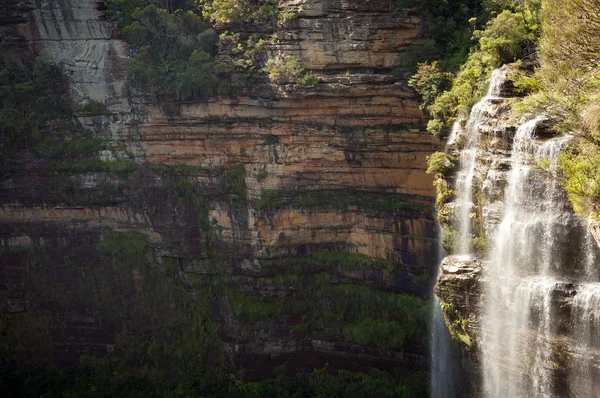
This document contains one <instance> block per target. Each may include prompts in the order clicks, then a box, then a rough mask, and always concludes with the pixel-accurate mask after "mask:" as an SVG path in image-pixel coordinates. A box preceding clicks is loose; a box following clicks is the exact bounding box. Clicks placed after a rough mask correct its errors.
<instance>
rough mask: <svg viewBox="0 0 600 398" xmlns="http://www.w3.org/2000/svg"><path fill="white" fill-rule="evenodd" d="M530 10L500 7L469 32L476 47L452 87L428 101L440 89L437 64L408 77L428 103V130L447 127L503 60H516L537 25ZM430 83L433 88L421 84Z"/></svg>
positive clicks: (441, 81)
mask: <svg viewBox="0 0 600 398" xmlns="http://www.w3.org/2000/svg"><path fill="white" fill-rule="evenodd" d="M531 15H532V13H531V12H529V11H527V10H523V11H522V12H511V11H509V10H504V11H503V12H502V13H500V14H499V15H498V16H497V17H496V18H494V19H493V20H491V21H490V22H488V24H487V25H486V26H485V29H484V30H482V31H475V32H473V37H474V38H476V39H477V40H478V46H477V48H476V49H475V50H474V51H473V52H471V54H470V55H469V58H468V60H467V61H466V63H465V64H464V65H463V66H462V68H461V69H460V71H459V73H458V75H457V76H456V79H454V81H453V82H452V87H451V88H450V89H449V90H447V91H444V92H442V93H441V94H440V95H438V96H437V97H436V99H435V100H434V101H433V102H432V100H431V97H432V95H433V94H434V93H439V92H440V91H441V90H442V87H443V84H445V81H444V79H442V78H440V77H439V75H440V73H441V72H440V70H439V68H437V65H434V64H431V65H427V64H426V65H421V66H420V67H419V70H418V72H417V75H416V76H414V77H413V78H412V80H411V82H416V83H413V86H414V87H415V89H416V90H417V91H418V92H419V93H420V94H421V95H423V96H424V98H425V99H426V100H427V103H428V104H430V105H428V106H427V107H426V110H427V111H428V112H429V113H430V114H431V115H432V117H433V120H434V121H433V122H430V123H429V125H428V129H429V130H430V131H431V132H432V133H434V134H436V133H439V132H440V131H441V129H442V128H443V127H449V125H450V123H451V122H452V121H453V118H454V117H456V115H457V114H458V113H460V114H462V115H464V116H466V115H468V112H469V110H470V108H471V107H472V106H473V105H474V104H475V103H476V102H477V101H478V99H479V98H481V97H482V96H483V94H484V92H485V86H484V82H485V81H486V79H487V78H488V77H489V76H490V75H491V72H492V71H493V70H494V69H496V68H498V67H500V66H501V65H502V64H504V63H510V62H514V61H517V60H518V59H520V58H521V57H522V56H523V55H525V53H524V51H523V46H522V43H524V42H525V41H527V40H530V39H532V38H534V32H535V29H536V28H537V25H536V23H535V20H534V19H533V17H532V16H531ZM418 82H425V83H427V82H432V84H433V88H432V87H431V86H428V85H427V84H425V83H422V84H420V85H418V84H417V83H418Z"/></svg>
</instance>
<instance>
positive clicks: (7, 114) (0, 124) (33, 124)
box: [0, 58, 71, 150]
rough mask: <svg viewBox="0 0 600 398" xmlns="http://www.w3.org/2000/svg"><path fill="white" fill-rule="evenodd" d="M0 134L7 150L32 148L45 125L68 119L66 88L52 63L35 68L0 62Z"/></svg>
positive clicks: (38, 63)
mask: <svg viewBox="0 0 600 398" xmlns="http://www.w3.org/2000/svg"><path fill="white" fill-rule="evenodd" d="M0 105H1V107H0V133H2V135H3V136H4V137H6V138H5V139H6V143H7V144H8V145H7V147H8V148H9V149H10V150H17V149H20V148H32V147H33V146H34V145H35V144H36V143H37V142H38V141H39V140H40V139H41V137H42V129H43V128H44V126H45V125H46V123H47V122H49V121H51V120H56V119H64V118H67V117H68V116H70V114H71V112H70V108H69V101H68V87H67V83H66V80H65V78H64V76H63V73H62V71H61V69H60V68H59V67H58V66H56V65H55V64H54V63H53V62H52V61H51V60H49V59H46V58H37V59H36V62H35V65H34V66H32V67H30V66H28V65H23V64H18V63H15V62H12V61H5V60H3V59H0Z"/></svg>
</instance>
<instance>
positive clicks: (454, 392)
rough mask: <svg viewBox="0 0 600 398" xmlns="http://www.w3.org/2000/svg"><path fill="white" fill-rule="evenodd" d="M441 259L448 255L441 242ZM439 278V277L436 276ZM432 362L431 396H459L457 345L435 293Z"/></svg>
mask: <svg viewBox="0 0 600 398" xmlns="http://www.w3.org/2000/svg"><path fill="white" fill-rule="evenodd" d="M441 241H443V232H442V231H440V242H441ZM438 254H439V261H440V262H441V261H442V259H443V258H444V257H445V256H446V253H445V251H444V248H443V247H442V245H441V243H440V245H439V246H438ZM436 279H437V278H436ZM429 344H430V349H431V351H430V358H429V359H430V363H431V385H430V388H431V397H432V398H455V397H457V396H458V386H457V383H456V381H457V380H458V375H456V371H455V370H456V368H455V366H454V365H455V362H456V361H455V357H456V354H455V353H454V350H455V346H454V344H453V342H452V339H451V337H450V332H449V331H448V328H447V327H446V323H445V321H444V315H443V314H442V308H441V302H440V299H439V298H438V297H437V296H436V295H435V294H434V295H433V303H432V311H431V338H430V342H429Z"/></svg>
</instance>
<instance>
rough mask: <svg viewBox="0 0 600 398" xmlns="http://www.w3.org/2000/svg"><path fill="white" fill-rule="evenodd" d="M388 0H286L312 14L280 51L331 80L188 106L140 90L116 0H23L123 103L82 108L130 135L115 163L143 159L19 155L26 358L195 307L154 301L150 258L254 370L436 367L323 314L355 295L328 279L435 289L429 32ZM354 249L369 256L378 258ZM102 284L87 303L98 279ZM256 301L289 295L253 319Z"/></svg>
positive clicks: (49, 43)
mask: <svg viewBox="0 0 600 398" xmlns="http://www.w3.org/2000/svg"><path fill="white" fill-rule="evenodd" d="M389 4H390V3H389V2H382V1H381V2H380V1H358V2H356V1H348V2H346V1H316V0H315V1H312V0H311V1H289V2H281V3H280V8H281V9H283V10H289V11H293V12H296V13H297V18H296V19H294V20H291V21H287V22H284V23H279V24H277V25H274V26H275V27H271V29H272V30H273V34H274V35H275V37H276V40H275V41H274V42H273V44H272V45H271V46H270V47H269V49H268V52H269V54H270V56H278V55H282V54H289V55H292V56H294V57H295V58H297V59H298V61H299V62H300V64H301V65H302V66H303V67H304V68H305V69H306V70H310V71H313V72H314V73H315V74H316V75H317V76H319V77H320V78H321V82H320V83H319V84H317V85H315V86H314V87H300V86H298V85H276V84H274V83H272V82H270V81H269V80H268V79H267V78H266V77H264V76H263V77H262V78H259V79H258V80H256V81H255V82H254V83H253V84H252V85H248V86H243V85H241V86H240V87H235V88H234V90H233V91H232V93H231V94H229V95H227V96H220V97H211V98H202V99H192V100H187V101H179V100H176V99H168V97H164V98H162V99H161V100H160V101H158V100H156V99H155V98H152V97H149V96H145V95H142V94H140V93H138V92H137V91H136V90H135V89H132V88H131V85H130V83H129V82H128V81H127V56H128V54H129V50H128V49H127V46H126V45H125V44H124V43H123V42H121V41H119V40H117V39H115V37H116V35H115V33H114V32H113V29H114V27H112V26H110V25H107V23H106V22H105V21H104V19H103V15H102V11H99V10H100V8H101V7H100V4H99V2H94V1H85V0H77V1H76V0H72V1H68V0H64V1H58V2H55V1H52V2H51V1H41V2H31V4H29V5H28V6H27V7H24V8H18V7H16V5H15V8H14V10H13V12H12V13H11V14H10V15H12V16H13V17H11V19H10V21H8V20H7V21H6V22H5V23H12V24H16V26H17V27H18V30H19V32H21V33H22V34H23V35H24V37H25V38H26V39H27V41H26V42H24V43H21V44H22V45H23V46H24V47H28V48H29V49H30V50H32V51H34V52H36V53H39V54H47V55H50V56H53V57H54V58H55V59H56V61H57V62H58V63H59V64H61V65H62V66H63V68H64V70H65V71H66V73H67V75H68V76H69V77H70V81H71V89H72V90H71V91H72V98H73V100H74V102H75V103H76V104H82V103H86V102H87V101H89V100H94V101H100V102H103V103H104V104H105V105H106V108H107V110H108V111H107V113H110V115H99V116H93V117H89V116H86V117H84V116H80V117H79V121H80V122H81V123H82V124H83V126H84V127H85V128H88V129H91V130H94V129H96V130H101V131H103V132H104V133H107V134H109V135H111V136H112V138H113V140H114V145H113V147H114V148H116V150H115V155H114V157H115V158H114V159H112V158H111V159H109V160H118V159H119V158H120V157H124V156H131V157H132V158H133V162H134V163H135V166H136V167H135V170H134V171H132V172H130V173H129V174H126V175H123V174H117V173H112V172H106V171H102V172H98V171H95V172H81V173H71V174H67V175H65V174H56V173H53V172H49V171H48V162H47V161H45V160H44V159H37V158H36V157H34V156H33V155H32V154H30V153H23V154H18V156H16V158H15V159H14V160H11V162H10V168H7V170H9V174H8V176H7V177H6V178H4V179H3V180H2V182H1V185H0V187H1V188H0V189H1V190H2V196H1V197H2V205H3V206H2V209H1V213H0V223H1V226H2V227H1V228H2V229H1V232H0V233H1V237H2V242H3V244H4V245H5V246H6V247H11V248H18V249H15V250H12V249H11V250H12V251H11V250H8V249H7V250H8V251H7V253H6V254H3V256H2V262H3V266H4V268H3V269H4V272H3V273H2V274H1V278H2V279H0V283H2V284H3V285H2V286H5V287H6V289H5V291H6V292H7V293H6V295H4V296H2V299H3V300H4V302H3V304H2V305H0V308H1V309H2V311H3V313H4V314H8V313H11V314H18V315H17V316H19V317H22V318H23V322H22V323H21V324H19V325H20V326H19V325H17V326H15V328H14V335H15V336H17V335H19V333H21V329H19V328H20V327H22V328H27V329H31V330H36V331H37V332H39V334H40V335H42V336H44V338H43V339H41V340H40V339H38V340H40V344H39V346H35V347H31V349H28V350H25V351H26V352H25V354H23V355H24V356H27V355H29V356H33V357H35V356H40V355H41V356H45V357H48V358H50V359H52V361H54V362H55V363H59V364H74V363H77V362H78V360H79V358H80V356H81V355H83V354H85V355H96V356H106V355H123V353H122V349H121V343H122V341H123V330H124V328H125V329H127V331H128V333H133V334H136V333H138V332H139V333H142V331H145V330H146V328H147V327H148V325H151V324H152V323H153V322H155V323H156V322H158V323H160V322H161V320H162V319H164V318H166V317H167V314H170V313H171V312H172V311H175V310H174V308H179V307H178V306H176V305H175V304H173V305H172V306H170V305H171V299H172V301H173V303H175V302H178V301H176V298H177V297H176V295H175V293H173V291H171V290H168V291H162V293H161V294H162V295H163V296H164V297H165V299H164V300H163V301H164V303H162V304H164V305H165V306H167V305H169V306H170V307H169V306H167V307H165V308H162V307H160V308H162V310H161V311H162V312H161V311H159V310H152V308H154V307H151V305H154V304H151V305H149V306H148V308H146V307H144V302H145V301H144V300H150V298H148V297H150V296H152V294H153V292H154V291H155V290H156V289H158V290H156V291H160V289H162V287H160V286H162V285H160V284H158V285H152V284H150V282H149V281H154V280H155V279H152V278H150V277H149V276H148V275H149V274H147V272H148V271H147V268H145V266H144V264H146V263H148V262H150V263H152V264H155V263H159V264H162V265H163V267H164V268H165V270H171V271H172V273H169V275H171V277H173V280H174V282H173V281H170V282H169V283H175V284H179V285H182V286H183V287H184V288H185V290H186V291H190V292H193V297H194V300H196V301H195V302H196V303H198V302H202V303H208V304H206V306H207V310H206V313H203V316H207V317H209V318H210V319H211V321H213V322H214V323H215V324H216V325H218V328H217V332H216V333H217V335H218V338H219V340H220V341H222V342H223V343H224V347H225V351H226V352H227V355H228V357H231V358H233V359H234V363H235V364H236V366H237V367H238V368H239V369H241V368H245V369H248V370H247V372H246V373H244V375H245V376H246V377H248V378H263V377H265V376H268V375H271V374H272V371H273V368H274V367H275V366H278V365H282V364H287V365H286V366H287V367H288V369H290V370H291V371H296V370H311V369H313V368H314V367H320V366H323V364H325V363H330V365H331V368H332V369H333V368H350V369H366V368H371V367H377V368H386V369H387V368H404V369H426V368H427V364H426V347H425V345H426V337H425V338H423V339H421V338H416V337H415V338H414V339H413V340H411V341H408V342H407V343H406V344H405V345H404V347H403V348H399V347H395V348H385V349H383V348H380V347H378V346H376V345H375V346H374V345H372V344H359V343H356V342H353V341H348V340H347V339H346V338H345V337H344V335H343V333H342V329H343V328H342V327H341V326H339V325H337V324H336V322H340V321H339V320H337V321H336V320H335V319H333V320H329V321H328V322H330V323H329V324H327V325H326V327H323V326H320V329H319V327H316V326H314V325H315V324H316V321H315V320H314V319H313V315H314V314H321V313H324V312H326V311H331V309H328V308H325V307H324V306H323V305H324V304H322V303H323V302H326V301H327V297H330V296H332V297H333V296H335V297H338V296H339V295H340V294H341V293H339V292H338V291H337V290H336V291H333V290H332V291H330V290H331V289H329V287H330V286H348V285H358V286H363V287H365V289H366V291H367V292H368V293H365V294H368V295H370V294H379V293H382V294H383V292H386V293H389V294H391V293H408V294H411V295H414V296H418V297H422V298H427V297H428V295H429V292H430V288H431V285H432V283H433V281H432V278H433V275H434V271H433V270H434V268H435V266H436V264H435V262H436V245H437V243H436V242H435V239H436V236H435V228H434V225H435V220H434V215H433V213H434V210H433V198H434V196H435V191H434V188H433V186H432V178H431V176H429V175H427V174H426V173H425V169H426V159H425V158H426V156H427V155H428V154H430V153H431V152H434V151H435V150H437V149H439V148H438V146H439V144H438V141H437V139H435V138H434V137H431V136H430V134H428V133H426V132H425V131H424V124H425V122H426V120H425V117H424V115H423V114H422V112H421V110H420V109H419V99H418V98H417V97H416V96H415V94H414V93H413V92H412V91H411V90H409V89H408V88H407V87H406V82H405V81H404V80H403V78H401V77H396V76H394V74H393V73H392V68H393V67H394V66H396V65H397V64H398V63H399V62H400V61H401V57H402V56H403V52H404V51H405V50H406V49H407V48H408V46H410V45H411V44H418V43H419V42H420V40H421V39H422V38H421V36H420V35H421V33H420V31H421V20H420V18H419V17H418V16H413V15H409V16H406V17H398V16H394V15H393V14H392V13H391V12H390V9H389V7H390V6H389ZM3 23H4V22H3ZM230 28H231V27H230ZM233 28H235V27H233ZM237 29H238V30H240V31H241V29H243V28H241V27H238V28H237ZM223 56H224V57H225V56H226V54H224V55H223ZM51 134H56V135H59V136H67V137H68V136H69V134H70V131H69V127H68V126H67V125H65V124H60V123H59V124H57V125H56V126H54V130H53V132H52V133H51ZM126 151H127V155H125V153H126ZM109 155H110V154H108V155H106V156H108V157H110V156H113V155H110V156H109ZM107 159H108V158H107ZM115 231H117V232H127V233H129V232H131V231H135V232H139V233H142V234H143V235H144V236H145V237H146V238H145V239H146V240H145V246H144V245H142V246H141V247H142V249H144V247H145V249H144V250H145V251H144V253H145V254H144V255H143V256H138V255H137V254H135V256H137V257H135V256H134V257H135V259H134V260H131V261H129V260H127V261H125V260H123V259H121V257H119V256H121V254H119V253H116V254H114V253H113V256H112V257H110V256H109V257H107V255H106V254H103V252H102V250H104V249H106V247H105V246H106V244H104V245H103V244H99V242H107V241H109V242H112V241H110V239H109V238H110V237H111V236H116V237H124V236H127V237H129V238H130V239H132V240H133V241H135V240H136V239H137V238H136V236H137V235H111V232H115ZM117 240H118V239H117ZM323 252H334V253H338V257H335V256H333V257H334V258H331V257H326V256H324V255H323V254H322V253H323ZM348 253H352V254H354V255H356V254H360V255H364V256H362V257H360V259H362V260H361V261H362V263H361V264H362V265H360V264H359V265H356V261H357V260H352V258H355V257H351V258H349V257H348ZM365 256H366V257H365ZM324 258H326V259H324ZM365 259H369V260H368V261H367V260H365ZM32 264H34V265H32ZM36 264H37V265H36ZM365 264H366V265H365ZM32 267H33V268H32ZM32 270H34V271H35V272H34V271H32ZM171 271H168V272H171ZM161 272H162V271H161ZM165 272H167V271H165ZM32 275H33V276H35V278H34V279H33V280H32V279H31V278H30V277H31V276H32ZM85 275H87V276H85ZM89 275H93V276H92V277H90V276H89ZM152 275H153V274H152ZM173 275H174V276H173ZM85 278H88V279H89V278H92V279H93V278H95V279H94V280H95V284H94V283H92V282H91V281H90V280H88V279H85ZM156 280H160V278H156ZM84 282H85V283H86V284H84ZM153 283H154V282H153ZM40 284H41V285H40ZM179 285H177V286H179ZM14 286H16V287H18V289H16V290H15V289H14V288H13V287H14ZM44 286H50V288H48V289H45V290H44V289H42V290H43V292H42V293H39V292H38V290H36V289H40V288H42V287H44ZM82 286H83V287H82ZM93 286H96V287H95V288H94V287H93ZM157 286H158V287H157ZM211 286H212V287H211ZM215 286H217V287H218V288H217V287H215ZM100 287H101V288H102V289H101V291H102V293H101V294H100V293H98V294H97V295H96V296H95V298H94V299H93V300H91V299H90V300H91V301H90V302H88V301H84V297H87V296H85V294H84V293H83V292H84V291H85V290H86V289H89V290H93V291H95V290H94V289H100ZM165 289H166V288H165ZM30 292H35V293H30ZM169 292H170V293H169ZM344 294H346V293H344ZM348 294H350V293H348ZM353 294H354V293H353ZM240 295H243V297H250V299H251V300H250V301H265V300H266V301H277V302H279V303H283V304H281V305H274V307H277V310H276V311H275V310H273V311H270V312H269V311H267V312H266V314H261V315H260V316H259V315H256V314H254V313H253V314H254V315H252V316H249V315H248V316H245V317H244V315H243V314H244V313H243V312H244V311H246V310H247V307H248V305H247V301H244V302H242V301H243V300H241V299H240V297H241V296H240ZM336 295H337V296H336ZM123 297H126V298H127V299H126V300H125V299H123ZM198 297H208V299H206V300H204V301H202V300H199V299H198ZM343 297H345V296H343V295H342V297H341V298H340V297H338V298H337V301H342V300H344V298H343ZM356 297H358V296H356ZM360 297H362V296H360ZM142 299H143V300H142ZM94 300H95V301H94ZM236 300H237V301H236ZM311 300H312V301H311ZM331 300H334V301H335V300H336V299H331ZM72 301H81V302H83V303H87V304H83V305H81V306H74V305H71V302H72ZM93 303H96V304H93ZM152 303H154V302H152ZM298 303H300V304H298ZM302 303H305V305H301V304H302ZM306 303H308V304H306ZM113 306H114V308H113V310H111V311H109V310H108V309H109V308H112V307H113ZM149 308H150V309H149ZM156 308H159V307H156ZM365 308H366V307H365ZM152 311H154V312H152ZM357 311H358V312H357V313H359V312H360V308H359V309H358V310H357ZM365 311H366V310H365ZM107 312H111V314H110V316H109V315H108V314H107ZM379 312H381V314H380V313H379ZM177 314H178V313H174V314H171V316H172V318H173V319H180V318H177V317H178V316H179V315H177ZM240 314H242V315H240ZM370 315H371V316H373V317H375V318H377V317H383V316H384V314H383V311H377V312H374V313H372V314H370ZM385 316H387V315H385ZM33 319H43V322H41V323H38V324H35V325H33V324H31V322H34V321H33ZM402 321H403V320H402V319H398V322H402ZM181 322H187V318H186V317H185V316H184V315H181ZM353 322H354V323H357V322H356V321H353ZM15 325H16V324H15ZM338 326H339V327H338ZM178 327H179V328H183V326H178ZM37 332H36V333H37ZM11 333H12V332H11Z"/></svg>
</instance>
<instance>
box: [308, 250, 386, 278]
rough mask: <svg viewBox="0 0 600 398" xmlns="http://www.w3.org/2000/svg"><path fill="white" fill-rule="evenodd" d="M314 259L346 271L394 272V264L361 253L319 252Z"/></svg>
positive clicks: (313, 256) (314, 255)
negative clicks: (379, 270)
mask: <svg viewBox="0 0 600 398" xmlns="http://www.w3.org/2000/svg"><path fill="white" fill-rule="evenodd" d="M312 258H313V259H314V260H315V261H317V262H319V263H321V264H325V265H327V266H331V267H340V268H341V269H343V270H346V271H350V272H352V271H371V270H378V269H381V270H385V271H387V272H389V273H392V272H394V262H393V261H390V260H386V259H383V258H375V257H371V256H367V255H365V254H360V253H350V252H347V251H335V252H317V253H314V254H313V255H312Z"/></svg>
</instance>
